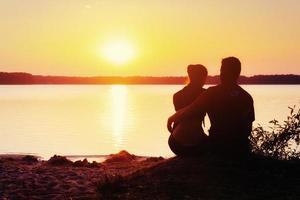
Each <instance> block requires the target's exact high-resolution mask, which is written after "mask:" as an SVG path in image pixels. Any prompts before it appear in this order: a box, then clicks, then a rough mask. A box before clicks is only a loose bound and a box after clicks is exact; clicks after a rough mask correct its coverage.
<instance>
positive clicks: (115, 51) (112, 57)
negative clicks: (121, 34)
mask: <svg viewBox="0 0 300 200" xmlns="http://www.w3.org/2000/svg"><path fill="white" fill-rule="evenodd" d="M101 55H102V57H103V58H104V59H105V60H106V61H108V62H110V63H112V64H115V65H118V66H120V65H125V64H128V63H129V62H130V61H132V60H133V59H134V58H135V56H136V49H135V47H134V45H133V43H132V42H130V41H128V40H124V39H117V40H111V41H108V42H106V43H105V44H104V45H103V47H102V51H101Z"/></svg>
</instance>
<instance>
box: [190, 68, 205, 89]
mask: <svg viewBox="0 0 300 200" xmlns="http://www.w3.org/2000/svg"><path fill="white" fill-rule="evenodd" d="M187 73H188V75H189V79H190V83H191V84H200V85H201V86H203V85H204V83H205V80H206V77H207V69H206V67H204V66H203V65H200V64H196V65H189V66H188V67H187Z"/></svg>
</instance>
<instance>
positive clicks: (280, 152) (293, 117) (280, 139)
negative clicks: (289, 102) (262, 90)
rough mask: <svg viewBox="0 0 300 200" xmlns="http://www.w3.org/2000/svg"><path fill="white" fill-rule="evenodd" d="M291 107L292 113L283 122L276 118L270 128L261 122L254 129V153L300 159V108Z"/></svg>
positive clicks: (285, 158)
mask: <svg viewBox="0 0 300 200" xmlns="http://www.w3.org/2000/svg"><path fill="white" fill-rule="evenodd" d="M289 109H290V115H289V116H288V117H287V120H286V121H284V122H283V123H282V124H280V123H279V122H278V121H277V120H275V119H274V120H272V121H270V122H269V124H270V127H269V128H270V129H268V130H266V129H265V128H264V127H263V126H261V125H260V124H259V125H258V126H257V127H256V128H254V129H253V131H252V135H251V136H250V142H251V144H252V150H253V152H254V153H256V154H260V155H263V156H269V157H272V158H275V159H282V160H291V159H300V151H299V150H300V148H299V144H300V126H299V125H300V123H299V120H300V108H298V111H297V109H296V106H293V107H289Z"/></svg>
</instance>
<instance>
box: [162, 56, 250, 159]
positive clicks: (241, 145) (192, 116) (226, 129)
mask: <svg viewBox="0 0 300 200" xmlns="http://www.w3.org/2000/svg"><path fill="white" fill-rule="evenodd" d="M240 72H241V62H240V61H239V59H238V58H236V57H228V58H224V59H223V60H222V65H221V71H220V79H221V84H219V85H217V86H213V87H210V88H208V89H207V90H205V89H203V85H204V83H205V80H206V77H207V69H206V68H205V67H204V66H202V65H189V66H188V75H189V80H190V82H189V84H188V85H187V86H186V87H184V88H183V89H182V90H180V91H179V92H177V93H176V94H175V95H174V97H173V103H174V106H175V110H176V113H175V114H174V115H172V116H171V117H169V119H168V124H167V126H168V130H169V131H170V132H171V135H170V137H169V146H170V148H171V150H172V151H173V152H174V153H175V154H176V155H178V156H191V155H198V154H201V153H204V152H213V153H219V154H224V153H225V154H227V155H247V154H248V153H249V152H250V145H249V140H248V137H249V135H250V133H251V131H252V122H253V121H254V107H253V99H252V97H251V95H250V94H248V93H247V92H246V91H245V90H244V89H242V88H241V87H240V86H238V84H237V80H238V78H239V76H240ZM206 113H207V114H208V117H209V119H210V123H211V126H210V129H209V136H207V135H206V134H205V133H204V131H203V128H202V124H203V121H204V116H205V115H206Z"/></svg>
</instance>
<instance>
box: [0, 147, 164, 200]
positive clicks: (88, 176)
mask: <svg viewBox="0 0 300 200" xmlns="http://www.w3.org/2000/svg"><path fill="white" fill-rule="evenodd" d="M162 160H163V158H146V157H144V158H143V157H138V156H134V155H131V154H129V153H127V152H126V151H122V152H120V153H118V154H115V155H110V156H108V159H107V160H106V161H104V162H102V163H97V162H93V163H90V162H88V161H87V160H84V161H77V162H72V161H70V160H68V159H67V158H65V157H61V156H53V157H52V158H50V159H49V160H48V161H42V160H39V159H38V158H36V157H33V156H21V155H19V156H2V157H1V158H0V199H1V200H2V199H98V198H99V195H98V193H97V191H96V190H97V185H98V184H99V183H102V182H105V181H107V180H108V179H111V178H113V177H116V176H126V175H127V174H130V173H132V172H135V171H137V170H139V169H141V168H147V167H151V166H153V165H155V164H157V163H159V162H161V161H162Z"/></svg>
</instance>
